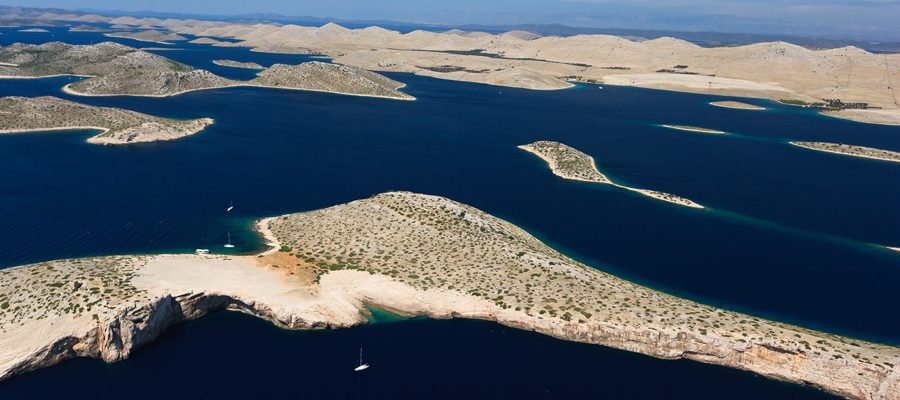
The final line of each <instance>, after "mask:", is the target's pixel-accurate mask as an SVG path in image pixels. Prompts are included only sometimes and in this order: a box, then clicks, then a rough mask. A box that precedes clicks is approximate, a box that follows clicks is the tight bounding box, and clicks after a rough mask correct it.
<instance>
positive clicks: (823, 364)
mask: <svg viewBox="0 0 900 400" xmlns="http://www.w3.org/2000/svg"><path fill="white" fill-rule="evenodd" d="M357 202H358V201H357ZM354 203H356V202H351V203H347V204H344V205H342V206H349V205H352V204H354ZM342 206H336V207H342ZM319 211H321V210H317V211H312V212H307V213H301V214H310V213H318V212H319ZM313 216H315V215H313ZM281 217H284V216H276V217H268V218H263V219H260V220H258V221H257V222H256V223H255V227H256V231H257V232H258V234H260V235H262V236H263V237H264V239H265V240H267V241H269V243H268V244H269V245H272V246H273V248H272V249H269V250H266V251H264V252H262V253H258V254H252V255H247V256H233V255H219V254H214V255H203V256H197V255H191V254H169V255H165V254H164V255H151V256H110V257H94V258H90V257H89V258H81V259H73V260H60V261H55V262H48V263H38V264H30V265H23V266H17V267H12V268H8V269H4V270H0V271H2V273H0V278H3V276H4V275H3V274H7V276H8V274H20V275H23V276H29V275H32V273H31V271H33V269H38V268H42V267H41V266H42V265H45V264H49V265H58V266H57V267H56V270H60V269H61V270H62V271H60V273H66V274H68V273H70V271H73V272H76V271H79V270H82V271H85V272H86V271H88V270H85V269H84V268H90V267H89V265H90V264H91V263H96V262H101V261H105V260H109V259H115V260H118V261H119V262H127V263H133V264H134V265H133V266H132V267H130V268H131V269H130V270H129V271H132V270H133V272H127V274H130V275H133V276H134V278H133V279H132V280H131V285H134V287H135V288H136V289H137V291H136V293H138V298H137V299H135V300H134V301H126V302H121V303H119V305H117V306H114V307H113V308H110V309H109V310H108V311H100V308H99V306H98V311H96V313H100V314H101V315H102V317H100V318H99V319H98V318H94V319H92V318H90V317H88V316H87V315H83V316H80V317H79V316H76V315H72V314H68V313H66V314H60V317H59V318H51V319H50V320H47V319H40V318H38V319H30V320H26V321H25V322H23V324H22V325H18V324H10V325H7V326H6V328H5V329H0V381H2V380H5V379H8V378H9V377H11V376H14V375H18V374H21V373H25V372H28V371H31V370H34V369H38V368H42V367H47V366H50V365H53V364H56V363H58V362H60V361H62V360H64V359H67V358H72V357H92V358H101V359H103V360H105V361H106V362H116V361H121V360H124V359H127V358H128V357H129V356H130V355H131V352H132V351H133V350H135V349H137V348H139V347H141V346H143V345H146V344H148V343H150V342H151V341H153V340H155V339H156V338H157V337H158V336H159V335H160V334H162V333H163V331H165V330H166V329H167V328H168V327H170V326H172V325H174V324H177V323H180V322H182V321H187V320H192V319H196V318H200V317H202V316H204V315H206V314H207V313H210V312H215V311H219V310H229V311H238V312H242V313H245V314H249V315H252V316H255V317H257V318H262V319H264V320H267V321H270V322H271V323H273V324H274V325H276V326H278V327H280V328H286V329H331V328H344V327H350V326H355V325H360V324H365V323H367V322H368V321H367V318H366V310H367V309H368V308H370V307H375V308H379V309H383V310H390V311H391V312H393V313H395V314H397V315H402V316H410V317H412V316H426V317H429V318H435V319H452V318H467V319H480V320H486V321H492V322H495V323H499V324H501V325H504V326H507V327H510V328H515V329H523V330H532V331H536V332H538V333H541V334H544V335H547V336H551V337H554V338H557V339H562V340H567V341H574V342H581V343H588V344H594V345H603V346H607V347H611V348H616V349H620V350H626V351H630V352H633V353H640V354H644V355H648V356H651V357H655V358H660V359H669V360H674V359H690V360H694V361H699V362H703V363H707V364H716V365H721V366H725V367H731V368H736V369H740V370H745V371H751V372H755V373H757V374H760V375H762V376H764V377H766V378H767V379H774V380H780V381H785V382H791V383H795V384H808V385H812V386H815V387H818V388H820V389H823V390H826V391H828V392H830V393H833V394H838V395H842V396H847V397H852V398H862V399H897V398H898V397H897V396H896V393H898V392H894V391H893V390H894V389H895V388H898V387H900V373H898V372H897V371H896V370H894V372H893V373H886V374H885V375H881V373H876V372H875V371H874V370H871V371H870V370H865V369H863V370H862V371H864V372H865V373H863V372H860V375H856V372H857V371H860V368H871V367H865V365H866V364H863V363H860V362H859V361H853V364H852V365H850V364H847V362H849V361H841V360H836V359H829V358H826V357H825V356H821V357H819V356H814V355H813V354H812V353H806V354H804V352H797V351H795V350H792V349H791V347H782V346H787V345H786V344H784V345H782V344H778V343H779V342H778V340H777V339H778V338H779V337H780V338H782V339H784V338H787V337H789V336H791V337H792V336H793V335H796V336H797V337H799V338H801V339H791V340H792V341H796V340H800V341H801V343H805V342H804V340H805V341H808V342H809V343H812V342H814V341H815V343H816V345H815V346H816V348H818V347H819V345H818V344H819V343H823V341H824V342H827V343H828V344H827V345H828V346H838V347H841V346H844V347H848V346H849V347H848V348H851V349H860V350H854V351H862V352H863V354H864V357H871V356H872V354H876V355H881V356H883V357H881V358H880V359H879V361H892V362H894V361H897V362H900V349H898V348H896V347H893V346H886V345H878V344H873V343H866V342H863V341H858V340H856V339H852V338H844V337H841V336H837V335H832V334H827V333H822V332H817V331H813V330H809V329H806V328H803V327H797V326H791V325H787V324H783V323H779V322H777V321H769V320H765V319H761V318H757V317H754V316H752V315H746V314H739V313H734V312H732V311H728V310H723V309H720V308H715V307H710V306H705V305H702V304H700V303H696V302H693V301H691V300H685V299H680V298H677V297H674V296H671V295H668V294H666V293H664V292H656V291H652V290H651V289H641V290H649V291H650V292H655V293H658V294H659V295H660V296H662V298H664V299H671V301H676V302H680V303H684V304H688V305H696V306H698V307H700V310H703V311H702V312H704V313H709V314H710V315H711V316H712V318H714V321H715V318H720V317H721V315H722V313H726V314H729V315H735V316H737V317H739V318H748V319H752V320H753V321H757V322H756V323H758V324H763V327H762V328H760V329H761V330H763V331H765V330H766V329H775V330H780V333H777V331H775V330H773V331H772V332H773V333H775V334H776V336H774V337H773V338H772V339H765V340H762V341H759V340H761V339H753V340H750V341H745V340H743V339H738V338H740V336H738V338H733V337H729V336H727V335H726V336H722V334H721V332H715V331H714V332H709V333H707V332H706V331H704V330H702V329H701V330H700V333H697V332H696V331H684V330H682V329H684V328H686V327H683V326H681V325H679V324H676V325H673V326H668V327H666V328H664V329H662V330H658V329H657V328H655V324H650V323H647V322H644V323H638V324H636V325H633V324H624V325H621V324H615V323H609V322H602V320H599V319H589V321H579V322H575V321H564V320H562V319H559V318H549V319H548V318H545V317H543V316H538V315H536V314H528V313H526V312H524V311H519V310H513V309H511V308H508V307H504V306H502V305H498V304H496V303H495V302H492V301H490V300H489V299H487V298H482V297H477V296H474V295H472V294H466V293H461V292H458V291H452V290H447V289H441V288H427V289H423V288H416V287H414V286H411V285H410V284H408V283H405V282H402V281H400V280H397V279H396V278H394V277H389V276H386V275H383V274H380V273H372V272H367V271H359V270H336V271H335V270H332V271H331V272H327V273H325V274H324V275H322V277H321V281H318V282H317V283H315V284H310V283H309V281H307V280H304V279H306V278H303V277H302V276H300V275H302V274H300V272H302V268H303V267H300V266H298V267H291V266H279V265H283V264H281V263H280V262H281V261H286V260H290V259H292V258H293V257H292V256H291V255H290V254H288V253H286V252H279V251H278V250H277V249H278V248H279V246H280V245H281V242H279V241H278V238H277V237H276V236H275V235H274V234H273V232H272V230H271V226H270V222H273V221H275V220H276V219H278V218H281ZM476 218H480V217H476ZM474 229H476V230H477V228H474ZM503 234H504V235H505V234H506V233H503ZM267 254H269V255H272V256H273V257H282V259H281V261H279V259H277V258H272V259H271V260H267V259H266V257H259V256H265V255H267ZM559 256H560V257H564V256H562V255H559ZM66 261H76V264H75V265H77V266H75V267H70V266H66V265H64V264H65V262H66ZM85 262H86V263H87V265H85V264H84V263H85ZM567 262H574V261H567ZM275 263H278V264H275ZM585 267H586V268H590V267H587V266H585ZM71 268H75V269H74V270H73V269H71ZM51 270H53V269H51ZM294 272H297V273H298V275H294ZM101 273H102V271H101ZM591 274H603V273H602V272H600V271H596V270H595V271H592V272H591ZM603 275H605V274H603ZM41 276H42V277H45V278H47V279H51V280H52V278H53V277H52V276H46V275H41ZM298 276H299V277H298ZM79 279H83V277H80V278H79ZM615 279H619V278H615ZM635 287H639V286H635ZM65 289H66V291H69V290H71V288H68V287H65ZM76 290H77V287H76ZM626 293H631V292H630V291H629V292H626ZM680 303H679V304H680ZM716 313H718V314H719V315H720V317H716V316H715V315H716ZM95 315H96V314H95ZM60 318H62V319H60ZM598 318H599V317H598ZM664 326H666V325H664ZM36 329H38V330H40V332H42V336H37V335H34V332H35V330H36ZM722 332H725V331H722ZM816 339H819V340H820V341H816ZM845 339H846V340H849V341H850V343H848V342H847V341H845ZM856 342H860V343H862V345H860V344H857V343H856ZM781 343H784V342H783V341H782V342H781ZM10 346H15V347H10ZM859 346H862V347H859ZM823 348H824V347H823ZM880 368H881V369H882V370H884V369H885V368H886V367H883V366H882V367H880ZM830 374H833V375H830Z"/></svg>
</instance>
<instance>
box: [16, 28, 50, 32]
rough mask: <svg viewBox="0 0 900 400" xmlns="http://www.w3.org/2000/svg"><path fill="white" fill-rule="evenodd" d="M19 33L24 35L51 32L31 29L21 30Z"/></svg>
mask: <svg viewBox="0 0 900 400" xmlns="http://www.w3.org/2000/svg"><path fill="white" fill-rule="evenodd" d="M19 32H22V33H48V32H50V31H48V30H46V29H43V28H29V29H19Z"/></svg>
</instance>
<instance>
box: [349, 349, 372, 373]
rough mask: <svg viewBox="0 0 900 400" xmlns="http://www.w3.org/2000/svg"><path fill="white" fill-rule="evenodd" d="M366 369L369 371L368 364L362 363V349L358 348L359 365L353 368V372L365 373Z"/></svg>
mask: <svg viewBox="0 0 900 400" xmlns="http://www.w3.org/2000/svg"><path fill="white" fill-rule="evenodd" d="M367 369H369V364H366V363H364V362H363V359H362V347H360V348H359V365H357V366H356V368H353V371H354V372H359V371H365V370H367Z"/></svg>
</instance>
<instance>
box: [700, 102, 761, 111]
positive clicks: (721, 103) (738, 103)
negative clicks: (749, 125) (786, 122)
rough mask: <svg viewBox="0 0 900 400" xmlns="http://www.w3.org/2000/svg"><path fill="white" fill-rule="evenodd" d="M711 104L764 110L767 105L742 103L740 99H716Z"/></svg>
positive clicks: (737, 108) (740, 108)
mask: <svg viewBox="0 0 900 400" xmlns="http://www.w3.org/2000/svg"><path fill="white" fill-rule="evenodd" d="M709 104H710V105H713V106H716V107H722V108H733V109H736V110H751V111H762V110H765V109H766V108H765V107H760V106H754V105H753V104H747V103H741V102H739V101H714V102H712V103H709Z"/></svg>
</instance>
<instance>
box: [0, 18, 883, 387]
mask: <svg viewBox="0 0 900 400" xmlns="http://www.w3.org/2000/svg"><path fill="white" fill-rule="evenodd" d="M2 33H3V35H0V42H2V43H4V44H8V43H11V42H14V41H22V40H28V41H34V42H41V41H44V40H46V38H43V37H41V36H34V35H39V34H21V33H16V32H15V31H14V30H9V29H3V30H2ZM42 35H46V36H47V37H50V36H52V38H54V39H64V40H65V41H67V42H81V43H90V42H95V41H98V40H105V39H103V38H102V37H100V36H99V35H96V34H86V33H80V34H69V33H66V32H64V31H61V30H58V29H54V30H52V31H51V33H48V34H42ZM122 42H124V43H127V44H130V45H137V43H135V42H133V41H127V40H123V41H122ZM143 46H154V47H155V45H150V44H143ZM177 47H179V48H184V49H185V50H180V51H167V52H159V54H164V55H166V56H169V57H173V58H176V59H178V60H180V61H183V62H187V63H190V64H192V65H195V66H198V67H202V68H211V69H212V68H213V67H210V65H211V64H210V61H211V60H213V59H218V58H227V59H235V60H240V61H256V62H259V63H261V64H264V65H270V64H271V63H273V62H295V63H296V62H299V61H303V60H306V59H308V57H306V56H287V55H269V54H261V53H252V52H249V51H248V50H246V49H233V48H213V47H207V46H195V45H186V44H178V45H177ZM218 68H220V69H217V70H214V71H215V72H217V73H222V74H227V73H232V74H246V71H242V70H241V71H231V72H227V71H225V70H222V69H221V68H225V67H218ZM229 70H231V69H229ZM230 76H232V77H237V76H236V75H230ZM391 76H392V77H394V78H395V79H398V80H401V81H403V82H405V83H407V84H408V87H407V88H406V89H405V90H406V91H407V92H408V93H410V94H413V95H414V96H416V97H418V98H419V100H418V101H416V102H396V101H386V100H379V99H366V98H358V97H347V96H337V95H329V94H321V93H304V92H296V91H284V90H269V89H253V88H231V89H223V90H215V91H201V92H194V93H189V94H185V95H181V96H176V97H171V98H153V99H150V98H135V97H124V98H77V97H71V96H67V95H65V94H62V93H61V92H60V90H59V88H60V87H61V86H63V85H64V84H65V83H67V82H71V81H73V80H74V79H75V78H69V77H61V78H49V79H38V80H28V81H21V80H16V81H13V80H0V95H28V96H36V95H56V96H60V97H65V98H68V99H72V100H75V101H80V102H84V103H88V104H95V105H103V106H120V107H125V108H130V109H134V110H137V111H141V112H147V113H152V114H157V115H161V116H166V117H172V118H196V117H213V118H215V119H216V124H215V125H213V126H211V127H210V128H208V129H207V130H206V131H204V132H202V133H200V134H198V135H195V136H192V137H189V138H186V139H183V140H179V141H176V142H169V143H154V144H146V145H134V146H128V147H100V146H93V145H88V144H85V143H84V139H85V138H87V137H89V135H91V133H89V132H72V133H52V134H51V133H46V134H28V135H15V136H11V135H10V136H0V171H4V175H3V179H0V220H2V221H4V224H2V225H0V267H8V266H13V265H19V264H24V263H29V262H36V261H42V260H49V259H57V258H65V257H80V256H88V255H99V254H123V253H159V252H173V251H174V252H189V251H192V249H194V248H197V247H209V248H213V249H221V244H222V243H224V240H225V236H226V233H227V232H231V234H232V238H233V240H234V242H235V243H236V244H237V249H236V251H240V252H251V251H255V250H258V249H260V248H261V243H260V241H259V239H258V238H257V237H256V236H255V235H254V234H253V232H252V231H251V229H250V228H251V221H253V220H254V219H256V218H259V217H263V216H270V215H277V214H283V213H288V212H297V211H303V210H311V209H317V208H322V207H327V206H330V205H334V204H339V203H344V202H347V201H352V200H356V199H359V198H363V197H367V196H370V195H373V194H376V193H380V192H383V191H388V190H410V191H416V192H422V193H429V194H437V195H442V196H447V197H449V198H452V199H454V200H458V201H461V202H464V203H467V204H471V205H473V206H476V207H478V208H480V209H482V210H484V211H487V212H489V213H491V214H494V215H497V216H499V217H502V218H505V219H507V220H510V221H512V222H514V223H516V224H518V225H520V226H522V227H523V228H525V229H527V230H529V231H530V232H532V233H534V234H535V235H537V236H539V237H540V238H541V239H543V240H545V241H547V242H548V243H550V244H552V245H553V246H554V247H556V248H558V249H560V250H562V251H564V252H565V253H566V254H569V255H571V256H573V257H576V258H578V259H579V260H582V261H585V262H587V263H589V264H590V265H593V266H596V267H598V268H601V269H604V270H607V271H610V272H613V273H615V274H617V275H620V276H623V277H626V278H628V279H631V280H634V281H637V282H640V283H642V284H645V285H649V286H652V287H655V288H659V289H662V290H666V291H669V292H672V293H675V294H678V295H682V296H685V297H689V298H692V299H696V300H700V301H704V302H707V303H711V304H715V305H718V306H721V307H727V308H731V309H736V310H740V311H744V312H750V313H753V314H756V315H762V316H766V317H771V318H776V319H780V320H785V321H789V322H794V323H800V324H803V325H805V326H810V327H814V328H818V329H824V330H828V331H833V332H839V333H843V334H849V335H853V336H858V337H863V338H868V339H872V340H879V341H884V342H889V343H900V320H897V319H896V318H891V317H889V316H892V315H894V314H895V313H896V309H897V307H898V306H900V299H898V297H897V296H896V294H895V292H896V291H895V288H896V285H897V284H898V283H900V253H892V252H890V251H887V250H883V249H880V248H878V247H876V246H873V245H872V244H885V245H894V246H900V223H898V222H900V209H898V207H896V205H897V204H900V186H898V185H897V182H898V179H900V168H898V165H897V164H893V163H885V162H878V161H871V160H861V159H853V158H846V157H840V156H834V155H829V154H822V153H816V152H811V151H807V150H803V149H798V148H796V147H793V146H789V145H786V144H785V143H784V141H786V140H822V141H838V142H845V143H853V144H859V145H866V146H873V147H880V148H885V149H892V150H897V151H900V128H897V127H883V126H874V125H862V124H856V123H851V122H846V121H841V120H835V119H831V118H827V117H822V116H819V115H816V114H814V113H812V112H810V111H809V110H805V109H798V108H792V107H787V106H782V105H778V104H775V103H772V102H768V101H761V100H745V101H748V102H751V103H754V104H760V105H764V106H766V107H770V110H768V111H765V112H758V113H757V112H749V111H741V110H729V109H722V108H717V107H712V106H710V105H709V104H708V103H709V102H710V101H714V100H719V99H720V98H718V97H713V96H699V95H690V94H681V93H672V92H664V91H654V90H641V89H634V88H617V87H605V88H604V89H603V90H598V89H597V88H596V87H595V86H591V85H581V86H578V87H577V88H576V89H572V90H566V91H555V92H536V91H527V90H517V89H510V88H497V87H491V86H485V85H477V84H466V83H459V82H448V81H441V80H436V79H430V78H423V77H416V76H412V75H407V74H392V75H391ZM663 123H667V124H684V125H696V126H702V127H708V128H714V129H721V130H725V131H728V132H732V133H734V134H733V135H726V136H716V135H702V134H690V133H684V132H678V131H672V130H668V129H664V128H660V127H659V126H658V124H663ZM539 139H546V140H557V141H561V142H563V143H566V144H569V145H572V146H574V147H576V148H578V149H581V150H583V151H585V152H586V153H588V154H590V155H592V156H594V157H595V158H596V160H597V162H598V164H599V166H600V168H601V169H602V170H603V171H604V172H605V173H607V174H608V175H609V176H611V177H612V178H613V179H615V180H617V181H618V182H620V183H625V184H630V185H633V186H637V187H643V188H648V189H654V190H661V191H666V192H671V193H674V194H677V195H680V196H684V197H687V198H690V199H692V200H694V201H697V202H699V203H701V204H704V205H706V206H708V207H710V209H707V210H692V209H686V208H682V207H677V206H672V205H669V204H666V203H662V202H659V201H654V200H651V199H648V198H645V197H642V196H639V195H635V194H632V193H628V192H623V191H619V190H615V189H612V188H609V187H606V186H598V185H591V184H585V183H578V182H571V181H564V180H562V179H559V178H557V177H555V176H553V175H552V174H551V173H550V171H549V169H548V168H547V166H546V164H544V163H543V162H542V161H540V160H538V159H537V158H535V157H533V156H531V155H530V154H527V153H525V152H523V151H521V150H518V149H516V146H517V145H519V144H524V143H528V142H531V141H534V140H539ZM231 199H233V201H234V203H235V206H236V207H235V210H234V211H233V212H232V213H225V208H226V207H227V206H228V203H229V200H231ZM226 320H227V322H225V326H232V325H231V324H236V325H233V326H234V327H235V328H234V329H237V330H239V331H240V332H241V335H242V336H241V339H240V340H243V341H246V342H247V343H253V342H254V339H253V338H254V337H257V336H255V335H261V336H259V337H264V336H265V333H263V332H264V331H263V330H260V329H261V328H258V325H253V324H250V325H246V326H245V325H242V324H243V323H244V322H234V321H232V320H230V319H228V318H227V317H226ZM454 323H455V322H454ZM407 324H408V323H406V322H404V323H401V324H396V325H397V326H407ZM189 325H193V323H192V324H189ZM390 325H392V326H393V325H395V324H390ZM415 326H420V325H415ZM429 326H430V325H429ZM436 326H437V325H436ZM439 326H440V327H441V329H444V326H445V325H443V324H441V325H439ZM367 329H368V328H367ZM371 329H375V330H377V329H381V328H380V327H377V326H376V327H375V328H371ZM410 329H414V328H410ZM426 331H427V332H431V331H430V330H426ZM423 332H425V331H423ZM424 334H425V333H423V335H424ZM192 338H193V339H190V340H189V341H188V343H192V346H194V345H196V343H197V341H203V339H202V337H200V338H198V336H192ZM235 340H236V339H235ZM479 340H482V341H483V346H492V345H493V344H496V343H498V340H499V339H496V338H492V337H491V336H490V335H484V336H482V337H481V339H479ZM534 341H535V342H534V343H540V344H539V346H547V348H551V349H552V348H556V347H555V346H564V345H563V344H560V343H559V342H558V341H555V340H552V339H547V338H542V339H534ZM330 343H331V344H329V346H335V347H333V349H334V351H344V350H346V349H340V350H338V348H341V347H348V348H355V347H357V346H356V344H355V343H348V342H341V341H340V340H335V341H334V342H330ZM536 346H538V345H536ZM205 351H206V350H198V351H197V352H196V353H192V354H193V357H197V358H200V359H207V358H208V359H209V360H214V358H211V357H209V356H210V355H209V354H207V353H205ZM410 351H411V350H410ZM149 352H151V351H150V350H148V351H147V353H149ZM604 354H605V353H604ZM244 356H245V355H242V356H241V357H244ZM445 356H446V357H449V358H452V357H454V355H453V353H445ZM546 357H550V356H546ZM597 357H598V358H597V360H600V361H597V362H598V363H602V362H603V361H602V360H604V359H605V358H604V357H606V356H605V355H597ZM651 361H652V362H651ZM210 362H213V361H210ZM453 362H462V361H459V360H457V361H453ZM490 362H491V363H494V362H495V361H490ZM565 362H566V361H565V359H564V358H553V357H550V358H546V359H542V364H547V365H556V364H559V363H565ZM655 362H656V361H655V360H648V361H647V364H646V368H648V369H649V370H651V371H657V370H656V368H665V367H657V366H656V364H655ZM493 365H495V366H497V368H500V366H501V365H503V364H502V360H500V361H496V364H493ZM678 365H681V364H678ZM111 368H118V366H117V367H111ZM123 368H130V367H123ZM696 368H701V369H702V368H712V367H706V366H702V367H696ZM660 371H661V370H660ZM548 373H549V372H548ZM667 373H668V372H667ZM60 374H63V373H62V372H60ZM549 376H550V378H548V379H550V380H552V379H551V378H553V379H556V378H560V379H561V376H562V375H554V374H550V375H549ZM54 379H56V378H54ZM134 379H137V378H134ZM722 382H726V381H722ZM637 383H638V380H637V378H636V379H635V380H632V381H627V380H626V381H623V385H624V386H628V385H632V386H633V385H635V384H637ZM484 385H485V386H484V387H485V388H487V387H488V386H489V385H488V384H487V383H485V384H484ZM750 385H751V386H753V384H750ZM773 390H775V389H773ZM776 391H777V390H776Z"/></svg>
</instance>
